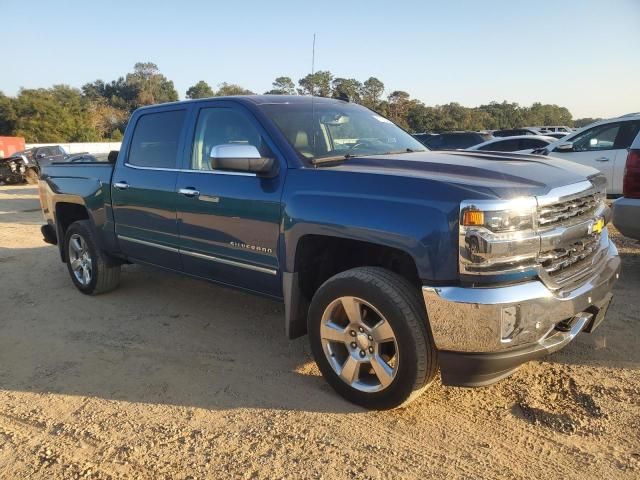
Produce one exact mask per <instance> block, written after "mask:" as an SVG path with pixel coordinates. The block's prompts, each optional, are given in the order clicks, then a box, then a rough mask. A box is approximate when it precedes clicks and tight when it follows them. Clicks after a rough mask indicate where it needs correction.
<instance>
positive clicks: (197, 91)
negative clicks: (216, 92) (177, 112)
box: [187, 80, 213, 99]
mask: <svg viewBox="0 0 640 480" xmlns="http://www.w3.org/2000/svg"><path fill="white" fill-rule="evenodd" d="M208 97H213V89H212V88H211V87H210V86H209V84H208V83H207V82H205V81H204V80H200V81H199V82H198V83H196V84H195V85H193V86H192V87H189V89H188V90H187V98H191V99H195V98H208Z"/></svg>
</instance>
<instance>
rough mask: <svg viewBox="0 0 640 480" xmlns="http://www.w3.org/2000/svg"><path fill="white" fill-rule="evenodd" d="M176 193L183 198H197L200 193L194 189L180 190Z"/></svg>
mask: <svg viewBox="0 0 640 480" xmlns="http://www.w3.org/2000/svg"><path fill="white" fill-rule="evenodd" d="M178 193H179V194H181V195H184V196H185V197H197V196H199V195H200V192H199V191H198V190H196V189H195V188H191V187H189V188H181V189H180V190H178Z"/></svg>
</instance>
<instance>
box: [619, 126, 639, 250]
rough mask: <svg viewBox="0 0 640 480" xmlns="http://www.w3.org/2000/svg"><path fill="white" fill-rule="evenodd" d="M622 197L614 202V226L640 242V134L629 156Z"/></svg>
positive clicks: (623, 180)
mask: <svg viewBox="0 0 640 480" xmlns="http://www.w3.org/2000/svg"><path fill="white" fill-rule="evenodd" d="M622 195H623V196H622V197H621V198H619V199H617V200H616V201H615V202H613V224H614V225H615V226H616V228H617V229H618V230H620V232H621V233H622V234H623V235H626V236H627V237H631V238H635V239H636V240H640V133H638V135H636V139H635V140H634V141H633V143H632V144H631V148H630V149H629V153H628V154H627V160H626V164H625V170H624V176H623V179H622Z"/></svg>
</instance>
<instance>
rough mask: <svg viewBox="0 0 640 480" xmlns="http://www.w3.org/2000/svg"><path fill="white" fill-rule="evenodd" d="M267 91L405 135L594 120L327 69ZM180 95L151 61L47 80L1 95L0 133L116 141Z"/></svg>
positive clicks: (190, 93)
mask: <svg viewBox="0 0 640 480" xmlns="http://www.w3.org/2000/svg"><path fill="white" fill-rule="evenodd" d="M264 93H266V94H274V95H317V96H322V97H333V98H342V99H348V100H349V101H351V102H355V103H358V104H361V105H364V106H366V107H368V108H370V109H372V110H374V111H376V112H378V113H379V114H381V115H383V116H385V117H388V118H389V119H390V120H392V121H394V122H395V123H397V124H398V125H400V126H402V127H403V128H405V129H407V130H409V131H411V132H427V131H429V132H442V131H450V130H484V129H502V128H516V127H521V126H527V125H568V126H573V125H574V124H575V125H576V126H583V125H585V124H587V123H590V122H591V121H593V120H595V119H579V120H576V121H575V122H574V120H573V118H572V116H571V113H570V112H569V110H567V109H566V108H565V107H560V106H557V105H547V104H542V103H534V104H533V105H531V106H530V107H526V106H521V105H518V104H517V103H510V102H506V101H505V102H502V103H498V102H491V103H489V104H487V105H480V106H478V107H471V108H470V107H464V106H462V105H460V104H458V103H455V102H453V103H448V104H445V105H435V106H429V105H425V104H424V103H423V102H421V101H420V100H417V99H415V98H411V96H410V94H409V93H408V92H405V91H402V90H395V91H392V92H389V93H387V94H386V95H385V93H386V90H385V85H384V83H383V82H382V81H381V80H379V79H378V78H375V77H370V78H368V79H367V80H364V81H362V82H361V81H359V80H357V79H355V78H343V77H336V76H334V75H333V74H332V73H331V72H330V71H326V70H325V71H318V72H315V73H313V74H308V75H306V76H305V77H303V78H301V79H299V80H298V81H297V84H296V82H294V81H293V80H292V79H291V78H290V77H286V76H282V77H278V78H276V79H275V80H274V81H273V84H272V88H271V90H269V91H267V92H264ZM185 94H186V97H187V98H192V99H194V98H206V97H215V96H225V95H254V94H255V93H254V92H252V91H250V90H248V89H246V88H244V87H242V86H240V85H236V84H233V83H226V82H223V83H221V84H219V85H218V87H217V88H215V89H214V88H212V87H211V86H210V85H209V84H208V83H207V82H206V81H204V80H200V81H198V82H197V83H195V84H194V85H193V86H191V87H189V88H188V89H187V91H186V92H185ZM178 99H179V96H178V92H177V91H176V89H175V86H174V84H173V81H171V80H169V79H168V78H167V77H165V76H164V75H163V74H162V73H160V71H159V69H158V66H157V65H155V64H154V63H150V62H146V63H136V64H135V65H134V67H133V72H130V73H127V74H126V75H125V76H122V77H119V78H118V79H116V80H112V81H111V82H104V81H103V80H96V81H94V82H91V83H87V84H85V85H83V86H82V88H80V89H78V88H72V87H70V86H68V85H54V86H53V87H51V88H38V89H21V90H20V91H19V93H18V94H17V96H15V97H9V96H6V95H4V94H2V92H0V135H10V136H11V135H15V136H22V137H24V138H25V139H26V141H27V142H29V143H55V142H93V141H105V140H120V139H122V134H123V132H124V129H125V127H126V124H127V121H128V118H129V115H130V114H131V112H133V111H134V110H135V109H136V108H138V107H141V106H144V105H151V104H154V103H164V102H173V101H176V100H178Z"/></svg>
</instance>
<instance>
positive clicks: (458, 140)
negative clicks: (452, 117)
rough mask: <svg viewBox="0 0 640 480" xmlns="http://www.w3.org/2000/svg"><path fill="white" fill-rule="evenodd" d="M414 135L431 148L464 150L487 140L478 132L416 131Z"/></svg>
mask: <svg viewBox="0 0 640 480" xmlns="http://www.w3.org/2000/svg"><path fill="white" fill-rule="evenodd" d="M413 136H414V138H415V139H416V140H418V141H419V142H420V143H422V144H423V145H425V146H427V147H429V149H430V150H464V149H465V148H469V147H472V146H473V145H477V144H479V143H482V142H484V141H485V140H486V138H485V137H484V136H483V135H482V134H481V133H478V132H445V133H415V134H414V135H413Z"/></svg>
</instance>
